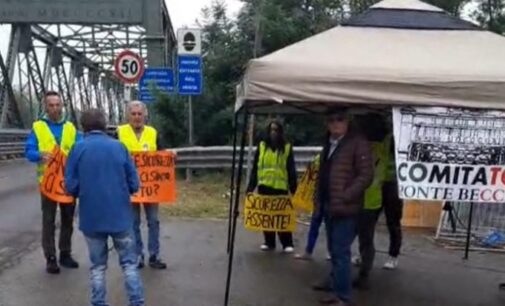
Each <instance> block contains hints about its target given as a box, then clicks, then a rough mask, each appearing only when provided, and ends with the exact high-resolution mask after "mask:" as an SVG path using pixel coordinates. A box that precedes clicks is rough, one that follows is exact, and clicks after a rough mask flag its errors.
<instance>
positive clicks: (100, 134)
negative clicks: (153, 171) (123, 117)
mask: <svg viewBox="0 0 505 306" xmlns="http://www.w3.org/2000/svg"><path fill="white" fill-rule="evenodd" d="M81 124H82V127H83V130H84V132H85V133H86V135H85V138H84V140H83V141H82V142H80V143H78V144H76V145H75V147H74V149H73V150H72V152H71V153H70V156H69V158H68V160H67V166H66V170H65V186H66V189H67V192H68V193H70V194H71V195H73V196H75V197H77V198H79V204H80V209H79V219H80V226H79V228H80V230H81V231H82V232H83V234H84V236H85V238H86V242H87V244H88V249H89V257H90V260H91V275H90V277H91V304H92V305H93V306H106V305H109V304H107V302H106V278H105V271H106V270H107V257H108V248H107V240H108V238H109V237H111V238H112V241H113V243H114V247H115V249H116V251H117V253H118V255H119V262H120V265H121V268H122V269H123V272H124V277H125V287H126V290H127V293H128V297H129V300H130V304H129V305H131V306H142V305H144V293H143V285H142V281H141V279H140V275H139V272H138V269H137V254H136V251H135V240H134V238H133V236H132V234H131V233H132V228H133V206H132V204H131V202H130V196H131V195H132V194H134V193H135V192H137V191H138V189H139V184H140V183H139V179H138V174H137V170H136V169H135V165H134V164H133V161H132V159H131V158H130V154H129V153H128V151H127V150H126V147H125V146H124V145H122V144H121V143H120V142H119V141H117V140H114V139H112V138H111V137H109V136H108V135H107V134H106V133H105V129H106V122H105V116H104V115H103V113H102V112H101V111H100V110H97V109H93V110H88V111H85V112H84V113H83V114H82V117H81Z"/></svg>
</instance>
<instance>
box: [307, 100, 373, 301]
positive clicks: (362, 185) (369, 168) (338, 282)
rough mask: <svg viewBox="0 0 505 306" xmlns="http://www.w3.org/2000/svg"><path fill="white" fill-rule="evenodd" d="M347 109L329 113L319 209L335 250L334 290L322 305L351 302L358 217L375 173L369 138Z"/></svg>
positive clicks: (329, 242)
mask: <svg viewBox="0 0 505 306" xmlns="http://www.w3.org/2000/svg"><path fill="white" fill-rule="evenodd" d="M349 123H350V115H349V113H348V110H347V109H345V108H334V109H331V110H330V111H329V112H328V118H327V124H328V134H329V137H328V140H327V143H326V144H325V146H324V150H323V153H322V154H321V166H320V167H321V168H320V171H319V182H318V190H317V201H316V205H317V209H321V210H322V211H323V214H324V216H325V223H326V234H327V239H328V245H329V249H330V253H331V264H332V270H331V275H330V279H331V285H332V286H331V289H332V290H331V291H332V294H330V295H329V296H328V297H325V298H323V299H321V303H322V304H328V305H334V306H336V305H338V306H347V305H349V304H350V302H351V291H352V280H351V245H352V242H353V238H354V234H355V231H356V217H357V215H358V213H359V212H360V211H361V209H362V208H363V202H364V194H365V190H366V189H367V188H368V186H369V185H370V184H371V182H372V179H373V174H374V165H373V155H372V149H371V147H370V144H369V142H368V141H367V140H366V138H365V137H363V136H361V135H359V134H357V133H353V132H352V131H351V130H350V128H349Z"/></svg>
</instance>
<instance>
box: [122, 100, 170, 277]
mask: <svg viewBox="0 0 505 306" xmlns="http://www.w3.org/2000/svg"><path fill="white" fill-rule="evenodd" d="M126 112H127V116H128V124H125V125H121V126H119V127H118V139H119V141H120V142H121V143H123V144H124V145H125V146H126V148H127V149H128V151H129V152H130V154H131V153H136V152H155V151H157V150H158V149H159V146H158V144H159V141H158V132H157V131H156V129H154V128H153V127H151V126H148V125H146V124H145V122H146V116H147V107H146V105H145V104H144V103H142V102H141V101H132V102H130V103H128V104H127V106H126ZM142 207H144V211H145V214H146V219H147V227H148V229H149V231H148V250H149V266H150V267H151V268H153V269H159V270H162V269H166V268H167V265H166V264H165V263H164V262H163V261H162V260H161V259H160V257H159V252H160V222H159V217H158V208H159V205H158V203H133V211H134V224H133V229H134V233H135V240H136V244H137V254H138V258H139V263H138V267H139V269H142V268H143V267H144V245H143V243H142V233H141V231H140V224H141V208H142Z"/></svg>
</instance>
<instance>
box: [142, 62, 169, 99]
mask: <svg viewBox="0 0 505 306" xmlns="http://www.w3.org/2000/svg"><path fill="white" fill-rule="evenodd" d="M153 89H154V90H158V91H161V92H164V93H167V94H170V93H173V92H174V90H175V81H174V71H173V70H172V69H171V68H147V69H146V70H145V72H144V75H143V76H142V78H141V79H140V81H139V100H141V101H142V102H146V103H147V102H154V96H153Z"/></svg>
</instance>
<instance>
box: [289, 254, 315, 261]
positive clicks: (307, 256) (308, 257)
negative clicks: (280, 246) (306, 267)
mask: <svg viewBox="0 0 505 306" xmlns="http://www.w3.org/2000/svg"><path fill="white" fill-rule="evenodd" d="M293 257H294V259H297V260H312V254H309V253H303V254H295V256H293Z"/></svg>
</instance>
